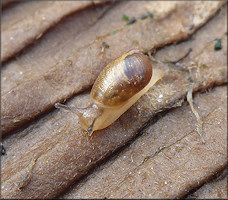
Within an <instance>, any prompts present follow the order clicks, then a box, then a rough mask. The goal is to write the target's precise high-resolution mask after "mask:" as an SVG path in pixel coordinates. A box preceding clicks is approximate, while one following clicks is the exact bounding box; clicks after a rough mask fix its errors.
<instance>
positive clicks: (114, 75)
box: [55, 50, 163, 135]
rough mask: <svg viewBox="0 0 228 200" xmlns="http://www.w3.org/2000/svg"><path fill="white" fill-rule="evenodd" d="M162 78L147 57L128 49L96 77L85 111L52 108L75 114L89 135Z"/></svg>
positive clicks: (119, 114)
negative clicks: (89, 102) (89, 101)
mask: <svg viewBox="0 0 228 200" xmlns="http://www.w3.org/2000/svg"><path fill="white" fill-rule="evenodd" d="M162 76H163V71H161V70H159V69H152V65H151V63H150V60H149V58H148V57H147V56H146V55H144V54H143V53H141V52H140V51H139V50H131V51H129V52H128V53H126V54H124V55H122V56H120V57H119V58H117V59H115V60H113V61H111V62H110V63H109V64H108V65H107V66H106V67H105V68H104V69H103V70H102V71H101V73H100V74H99V76H98V77H97V79H96V81H95V83H94V85H93V87H92V90H91V92H90V98H91V104H90V105H88V107H86V108H77V107H70V106H66V105H63V104H60V103H56V104H55V107H56V108H63V109H67V110H70V111H71V112H74V113H75V114H77V115H78V117H79V121H80V124H81V126H82V128H83V129H84V130H86V131H87V132H88V134H89V135H92V133H93V132H94V131H96V130H101V129H104V128H106V127H108V126H109V125H111V124H112V123H113V122H114V121H116V120H117V119H118V118H119V117H120V116H121V115H122V114H123V113H124V112H125V111H127V110H128V109H129V108H130V107H131V106H132V105H133V104H134V103H135V102H136V101H137V100H138V99H139V98H140V97H141V96H142V95H143V94H145V93H146V92H147V91H148V90H149V88H150V87H151V86H153V85H154V84H155V83H156V82H157V81H158V80H159V79H161V78H162Z"/></svg>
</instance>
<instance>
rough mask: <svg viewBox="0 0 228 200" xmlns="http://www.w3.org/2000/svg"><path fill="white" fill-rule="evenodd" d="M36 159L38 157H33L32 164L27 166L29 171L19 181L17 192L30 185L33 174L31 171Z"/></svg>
mask: <svg viewBox="0 0 228 200" xmlns="http://www.w3.org/2000/svg"><path fill="white" fill-rule="evenodd" d="M38 158H39V156H38V155H34V157H33V160H32V163H31V164H30V165H31V166H29V170H28V171H27V172H26V173H25V174H24V176H23V177H22V179H21V181H20V182H19V184H18V189H19V190H22V189H23V188H24V187H26V186H27V185H28V184H29V183H30V181H31V179H32V173H33V172H32V171H33V169H34V166H35V164H36V161H37V159H38Z"/></svg>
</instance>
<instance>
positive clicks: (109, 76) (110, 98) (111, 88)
mask: <svg viewBox="0 0 228 200" xmlns="http://www.w3.org/2000/svg"><path fill="white" fill-rule="evenodd" d="M151 77H152V66H151V63H150V61H149V59H148V57H147V56H145V55H144V54H142V53H128V54H125V55H124V56H122V57H120V58H118V59H116V60H114V61H112V62H111V63H109V64H108V65H107V66H106V67H105V68H104V69H103V71H102V72H101V73H100V75H99V76H98V78H97V80H96V81H95V83H94V85H93V88H92V90H91V94H90V95H91V98H92V99H93V100H95V101H96V102H98V103H99V104H102V105H104V106H108V107H115V106H120V105H123V104H124V103H125V102H126V101H128V100H129V99H130V98H131V97H132V96H134V95H135V94H137V93H138V92H139V91H141V90H142V89H143V88H144V87H145V86H146V85H147V84H148V83H149V82H150V80H151Z"/></svg>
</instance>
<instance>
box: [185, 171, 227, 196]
mask: <svg viewBox="0 0 228 200" xmlns="http://www.w3.org/2000/svg"><path fill="white" fill-rule="evenodd" d="M186 199H227V168H226V169H224V170H223V171H222V172H221V173H219V174H217V175H215V177H213V179H212V180H211V181H208V182H206V183H205V184H204V185H203V186H202V187H200V188H199V189H198V190H196V191H194V192H193V193H192V194H190V195H188V196H187V198H186Z"/></svg>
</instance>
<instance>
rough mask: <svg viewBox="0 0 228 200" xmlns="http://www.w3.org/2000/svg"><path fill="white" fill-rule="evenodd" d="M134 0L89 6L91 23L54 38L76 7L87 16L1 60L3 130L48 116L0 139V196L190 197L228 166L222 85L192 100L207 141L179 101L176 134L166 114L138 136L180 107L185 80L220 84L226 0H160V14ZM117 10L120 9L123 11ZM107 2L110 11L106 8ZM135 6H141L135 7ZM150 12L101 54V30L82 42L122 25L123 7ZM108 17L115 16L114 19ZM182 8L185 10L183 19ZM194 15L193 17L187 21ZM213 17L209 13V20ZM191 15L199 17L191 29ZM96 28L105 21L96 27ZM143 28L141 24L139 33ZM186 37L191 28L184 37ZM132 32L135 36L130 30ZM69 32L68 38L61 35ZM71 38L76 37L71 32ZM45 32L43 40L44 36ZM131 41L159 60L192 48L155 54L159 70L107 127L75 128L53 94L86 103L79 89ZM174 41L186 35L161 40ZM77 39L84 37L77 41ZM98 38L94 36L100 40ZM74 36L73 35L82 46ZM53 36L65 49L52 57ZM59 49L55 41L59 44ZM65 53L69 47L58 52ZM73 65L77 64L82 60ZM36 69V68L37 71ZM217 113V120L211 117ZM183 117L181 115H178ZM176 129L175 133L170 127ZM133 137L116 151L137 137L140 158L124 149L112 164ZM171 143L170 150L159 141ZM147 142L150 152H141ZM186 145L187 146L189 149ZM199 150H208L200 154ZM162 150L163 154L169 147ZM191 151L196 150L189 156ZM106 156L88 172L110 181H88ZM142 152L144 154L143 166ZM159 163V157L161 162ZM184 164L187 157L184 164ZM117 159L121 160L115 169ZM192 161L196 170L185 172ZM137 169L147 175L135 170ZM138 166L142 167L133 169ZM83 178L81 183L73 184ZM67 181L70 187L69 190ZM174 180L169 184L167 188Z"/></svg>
mask: <svg viewBox="0 0 228 200" xmlns="http://www.w3.org/2000/svg"><path fill="white" fill-rule="evenodd" d="M134 2H135V3H136V4H137V1H132V2H124V3H122V2H121V3H117V4H114V5H113V4H112V5H104V7H99V8H98V7H97V9H98V10H97V11H96V12H95V11H94V10H93V9H92V8H90V9H91V10H90V9H88V10H85V11H87V14H86V15H88V17H90V18H93V16H94V18H93V20H94V21H93V22H92V24H91V22H90V23H86V22H87V21H88V20H85V24H84V25H85V26H83V23H82V24H81V28H80V29H77V30H76V33H75V32H73V28H72V29H69V32H67V33H66V35H67V36H65V37H66V43H67V44H66V46H64V42H61V40H60V38H59V39H58V37H60V36H58V34H55V33H57V32H58V31H61V27H64V26H66V27H67V24H68V25H70V26H72V24H73V23H74V21H75V20H76V21H77V20H78V19H81V18H80V17H81V15H82V16H84V17H86V15H83V13H84V12H83V11H81V13H80V15H77V13H75V14H74V15H72V16H70V17H69V18H67V19H65V20H66V21H63V22H61V23H59V24H57V25H56V26H55V27H54V28H53V29H52V30H50V31H49V32H48V33H47V34H46V35H44V36H42V38H41V39H40V40H39V41H38V43H36V44H35V45H34V46H31V47H29V48H28V49H25V52H24V53H22V54H21V55H20V56H19V57H18V58H17V59H15V60H13V61H10V62H9V63H6V64H5V65H4V66H2V88H3V89H2V105H1V108H2V119H3V120H2V122H3V124H2V129H3V130H4V131H5V134H6V133H9V131H10V130H13V129H16V128H18V127H20V126H21V125H23V124H24V123H25V122H29V120H31V119H34V118H35V116H37V115H40V114H42V113H44V111H47V110H50V113H49V114H45V115H43V116H42V117H40V118H39V119H37V120H35V121H34V122H33V123H31V121H30V124H29V125H28V127H27V128H24V129H22V130H20V131H17V132H16V133H14V134H12V135H8V137H6V138H5V139H4V140H3V144H4V146H5V148H6V151H7V154H6V155H5V156H3V157H2V160H1V164H2V170H1V172H2V174H1V175H2V179H1V197H2V198H54V197H58V196H59V195H60V194H62V195H63V193H66V194H64V195H65V197H69V198H71V197H76V196H77V197H78V198H83V196H82V195H83V193H84V197H85V198H86V197H88V198H89V197H91V198H92V197H96V195H97V198H103V197H115V198H120V197H124V196H126V197H129V198H133V197H134V195H139V196H140V197H141V198H143V197H146V196H147V197H150V196H149V194H151V195H154V196H155V197H156V195H159V194H160V197H165V195H166V197H170V198H171V197H173V198H175V197H181V196H183V195H186V194H187V193H188V192H189V190H191V189H194V188H195V187H198V186H199V185H200V184H203V183H204V182H205V181H206V180H207V179H208V178H210V177H211V176H213V175H214V173H216V172H218V171H221V170H222V169H223V168H224V167H225V166H226V162H227V161H226V146H227V144H226V140H225V139H224V138H225V137H226V132H227V130H226V129H227V127H226V118H227V116H226V113H225V112H224V110H226V106H227V105H226V98H227V94H226V86H221V87H216V88H214V89H213V90H212V91H209V92H208V93H204V94H202V95H198V96H197V95H196V96H197V97H196V105H195V104H194V106H196V110H197V111H198V112H199V114H200V117H202V120H203V121H204V123H205V125H204V132H203V133H204V134H203V136H204V137H205V140H206V144H205V145H203V144H202V142H201V138H200V137H199V136H198V134H197V133H196V131H195V128H196V124H197V123H196V119H195V116H194V115H193V114H192V112H191V110H190V109H189V106H188V105H184V106H183V108H181V109H182V110H181V109H180V108H176V109H175V112H180V113H179V114H178V116H176V118H177V119H176V120H174V119H175V116H172V112H171V111H170V113H169V115H171V117H168V120H167V121H168V122H170V124H169V126H172V128H174V131H173V132H172V134H170V132H169V131H170V129H166V131H164V130H163V129H164V128H165V127H163V124H164V123H165V122H163V123H161V122H160V120H158V125H157V123H156V124H153V125H151V126H150V127H149V128H148V129H146V130H148V131H149V132H148V133H147V131H146V132H144V133H143V135H142V136H139V137H138V138H137V139H135V137H136V135H137V134H138V133H139V131H140V130H141V129H142V128H143V127H145V125H146V124H148V123H149V122H150V121H151V119H152V118H153V117H154V116H156V114H157V113H159V112H162V111H163V110H168V109H170V108H172V107H178V106H181V104H182V103H183V101H184V99H185V98H186V94H187V91H188V90H189V89H190V88H193V91H194V93H196V92H199V91H200V90H206V89H208V88H209V87H211V86H213V85H214V86H216V85H221V84H225V83H226V82H227V74H226V73H227V71H226V69H227V33H226V31H227V25H226V24H227V11H226V10H227V6H226V5H224V6H222V2H212V3H208V4H204V3H203V2H201V3H199V2H189V3H186V2H184V3H182V2H172V3H170V4H168V6H167V5H166V6H164V5H163V4H161V5H160V7H161V9H160V12H159V11H157V16H156V15H155V13H156V12H155V10H156V9H155V8H157V7H156V6H158V5H157V4H156V2H144V3H143V4H140V5H142V7H141V6H135V3H134ZM157 3H158V2H157ZM223 4H224V3H223ZM109 6H110V7H109ZM124 6H126V7H131V8H134V9H135V10H134V9H133V11H132V13H126V12H125V10H126V7H124ZM162 6H163V7H162ZM221 6H222V8H221V10H220V9H219V8H220V7H221ZM123 8H125V10H121V9H123ZM184 8H185V9H184ZM199 8H201V9H199ZM107 9H108V12H106V11H107ZM153 9H154V10H153ZM130 10H131V9H129V10H128V12H130ZM137 10H138V12H136V11H137ZM158 10H159V9H158ZM186 10H187V11H188V12H187V11H186ZM219 10H220V11H219ZM147 11H151V12H153V11H154V16H155V17H154V18H152V19H149V18H148V19H145V21H139V22H137V23H135V24H132V25H131V26H126V27H125V28H124V29H121V31H119V32H118V33H116V34H114V35H113V34H111V35H108V36H106V37H104V38H105V42H107V44H109V48H107V49H105V50H104V52H103V53H102V54H100V53H101V49H102V46H99V45H97V44H99V42H102V41H103V38H102V40H100V39H98V40H96V39H97V38H96V37H95V36H93V37H92V38H91V39H90V40H88V38H87V37H86V35H87V34H88V36H92V35H94V33H95V32H96V31H98V30H100V31H101V32H100V35H106V34H108V33H110V32H112V31H113V29H112V28H111V27H110V26H108V25H109V24H110V23H112V20H113V27H114V29H115V30H116V29H117V28H118V27H121V26H122V25H123V24H124V23H125V22H123V21H121V18H122V14H127V15H128V16H129V17H132V16H136V14H137V16H139V15H140V14H143V13H145V12H147ZM184 11H185V12H184ZM204 11H207V12H206V13H207V14H204V15H203V16H202V12H204ZM193 13H194V15H193ZM200 13H201V14H200ZM84 14H85V13H84ZM113 16H119V18H118V20H117V19H116V18H115V17H113ZM180 16H183V17H182V18H180ZM201 16H202V17H201ZM74 17H75V18H74ZM195 17H196V19H195V20H192V18H195ZM210 17H212V19H210V20H209V18H210ZM110 19H112V20H110ZM79 21H80V20H79ZM193 21H194V22H195V23H196V24H195V25H194V26H193V28H192V26H191V25H192V22H193ZM171 22H172V23H173V24H171ZM203 24H205V25H204V26H203V27H202V28H200V29H199V26H201V25H203ZM114 25H116V26H114ZM66 27H65V28H66ZM101 27H104V29H102V30H101ZM105 27H106V28H105ZM156 27H157V28H158V30H163V29H164V32H162V31H161V32H160V31H158V32H159V34H160V35H159V34H158V33H156V31H155V32H154V31H152V29H150V28H153V29H155V28H156ZM144 29H145V30H144ZM71 30H72V32H71ZM81 30H82V32H81ZM139 30H140V31H141V30H143V36H142V32H140V31H139ZM165 30H166V31H165ZM52 31H53V32H52ZM195 31H196V32H195ZM63 32H64V31H63ZM139 33H140V34H139ZM75 34H76V35H75ZM162 34H164V35H163V37H161V35H162ZM190 35H192V36H191V37H190ZM96 36H97V35H96ZM136 36H138V37H137V38H135V37H136ZM149 36H150V37H149ZM63 37H64V36H63ZM68 37H69V38H70V39H69V40H68V41H67V38H68ZM144 37H145V40H144V39H143V38H144ZM74 38H76V39H75V40H74ZM151 38H152V39H151ZM215 38H220V39H221V42H222V49H221V50H219V51H215V50H214V46H215V41H213V40H214V39H215ZM42 39H43V41H45V40H46V42H42ZM114 39H115V41H114ZM133 39H135V40H136V39H137V41H141V47H143V50H144V52H148V51H149V50H151V49H153V48H155V49H156V48H158V47H163V48H161V49H159V50H157V52H156V53H155V54H154V55H153V56H154V58H155V59H157V60H160V61H163V60H166V61H167V60H171V61H172V60H177V59H178V58H180V57H181V56H183V55H184V54H185V53H186V52H187V51H188V50H189V49H190V48H191V49H192V51H191V52H190V54H189V55H188V56H187V57H186V58H185V59H183V61H181V62H180V63H179V65H178V66H177V65H173V64H170V63H168V62H166V63H162V62H157V63H156V62H153V66H154V67H155V68H160V69H163V70H164V72H165V76H164V78H163V79H162V80H160V81H159V82H158V83H157V84H156V85H155V87H153V88H151V89H150V90H149V91H148V92H147V93H146V94H145V95H143V96H142V98H140V99H139V101H138V102H137V103H136V104H135V105H133V106H132V107H131V108H130V109H129V110H128V111H127V112H126V113H125V114H124V115H122V116H121V117H120V118H119V119H118V120H117V121H116V122H115V123H114V124H113V125H111V126H110V127H108V128H107V129H104V130H102V131H97V132H96V133H94V134H93V135H92V136H91V137H88V136H87V134H86V132H85V131H83V130H82V128H81V127H80V125H79V121H78V118H77V116H75V115H74V114H72V113H68V112H65V111H62V110H54V109H52V108H53V105H54V103H55V102H56V101H63V100H67V99H68V98H70V97H72V96H73V95H75V97H74V98H72V99H71V100H70V101H67V104H68V105H77V106H79V107H85V106H86V104H87V102H88V98H89V90H87V91H85V92H84V93H81V94H77V93H79V92H82V91H84V90H85V89H88V88H90V87H91V85H92V84H93V82H94V80H95V78H96V76H97V75H98V73H99V72H100V70H101V69H102V68H103V67H104V66H105V65H106V64H107V63H108V62H109V61H110V60H112V59H113V58H115V57H117V56H119V55H121V54H123V53H125V51H127V50H128V49H129V48H132V47H133V46H132V40H133ZM71 40H72V44H75V49H68V48H67V45H69V44H70V41H71ZM95 40H96V41H95ZM180 40H187V41H186V42H182V43H179V44H177V45H170V46H166V44H167V43H170V44H172V43H173V42H175V41H180ZM47 41H50V44H45V43H47ZM80 41H84V42H82V43H80ZM94 41H95V42H94ZM97 41H98V43H96V42H97ZM77 43H79V44H78V46H77V45H76V44H77ZM52 44H56V46H58V45H59V49H61V48H62V49H64V50H66V51H63V55H59V57H58V56H57V58H53V57H54V56H53V55H55V54H56V52H57V50H56V52H55V53H54V54H52V51H55V48H50V45H52ZM134 45H135V44H134ZM164 46H166V47H164ZM54 47H55V46H54ZM38 49H40V50H38ZM42 49H44V52H43V53H45V56H46V57H47V60H48V61H47V63H44V62H45V61H42V59H40V56H37V55H42V53H40V54H39V52H41V51H42ZM56 49H58V48H57V47H56ZM64 53H66V54H65V55H64ZM43 55H44V54H43ZM36 59H37V60H36ZM38 61H39V62H43V64H39V62H38ZM59 63H60V64H59ZM61 63H62V64H61ZM79 63H81V64H80V65H79ZM47 66H48V67H47ZM82 66H83V67H82ZM34 69H36V70H37V71H35V72H34ZM38 69H39V70H38ZM21 70H24V71H21ZM75 70H76V71H77V73H76V74H75V73H73V72H74V71H75ZM20 72H22V73H20ZM12 73H15V76H14V78H12V76H10V74H12ZM20 75H24V77H23V76H22V77H20ZM8 79H9V80H8ZM10 80H11V81H10ZM76 94H77V95H76ZM197 99H198V100H197ZM199 99H200V100H199ZM194 102H195V100H194ZM197 105H198V107H199V108H198V107H197ZM51 109H52V110H51ZM179 109H180V110H179ZM184 109H187V111H186V113H187V114H188V115H187V114H186V115H187V117H183V115H184V113H185V110H184ZM165 117H166V116H165ZM165 117H164V118H165ZM215 118H216V119H217V120H214V119H215ZM162 119H163V118H162ZM162 119H161V120H162ZM181 120H182V122H183V123H180V122H181ZM185 120H186V121H185ZM177 121H178V122H179V123H180V126H179V127H177ZM207 122H208V123H207ZM159 123H160V125H159ZM174 123H175V126H174V125H173V124H174ZM14 124H16V125H14ZM167 126H168V125H167ZM178 130H182V131H178ZM144 131H145V130H144ZM162 132H164V133H162ZM174 133H175V134H176V135H173V134H174ZM162 134H164V136H162ZM146 136H147V137H149V138H150V140H149V141H151V142H152V144H150V143H149V142H148V143H146V144H143V142H142V143H140V142H139V143H138V141H139V140H142V141H143V138H145V137H146ZM160 137H161V138H160ZM132 140H133V141H134V140H135V142H133V143H132V145H131V146H130V147H127V149H126V150H124V151H123V153H122V152H121V153H119V155H120V156H119V157H120V158H121V156H122V155H124V153H125V152H127V151H129V149H131V148H132V146H134V145H136V146H137V144H138V146H139V147H140V148H139V149H138V148H136V149H135V150H134V152H135V155H136V157H137V156H138V157H137V159H136V158H134V154H133V155H131V154H127V155H126V157H123V158H127V159H126V161H123V160H122V161H123V163H122V164H123V165H121V161H119V163H118V159H117V158H118V154H117V156H116V155H115V156H113V158H112V155H113V153H114V152H116V151H117V150H118V149H120V148H121V147H123V146H124V145H125V144H126V143H127V142H129V141H132ZM154 140H155V141H154ZM173 143H174V145H171V146H170V147H169V148H164V149H163V148H162V147H166V146H167V145H169V144H173ZM176 145H180V146H176ZM140 149H141V150H140ZM145 149H148V151H144V150H145ZM158 149H162V150H163V151H161V152H160V153H158V154H156V156H154V157H153V156H151V155H153V153H155V152H157V150H158ZM189 149H190V151H188V150H189ZM202 151H204V152H205V153H204V154H202ZM164 152H166V154H165V155H164ZM191 152H192V153H193V155H192V154H190V153H191ZM188 155H191V156H193V157H194V158H195V160H194V159H191V160H189V156H188ZM144 156H145V157H144ZM148 156H149V157H148ZM108 157H109V158H110V157H111V158H112V159H111V161H109V162H108V164H107V166H106V165H103V166H102V167H101V169H102V168H104V169H106V168H107V171H105V172H100V173H101V174H100V175H99V174H98V172H97V171H94V174H95V175H94V176H96V175H97V176H100V177H102V176H104V177H106V178H104V180H107V181H108V182H107V185H109V187H106V186H105V185H104V184H102V183H101V182H102V179H97V181H98V183H101V184H97V182H96V181H94V182H93V174H92V178H91V179H90V177H87V178H86V179H85V177H84V176H83V175H85V174H86V173H88V172H89V171H91V170H92V169H93V168H94V167H96V166H99V165H100V161H102V162H105V159H107V158H108ZM129 157H130V158H129ZM167 157H168V158H169V159H167ZM123 158H122V159H123ZM145 158H146V159H145ZM200 158H201V159H200ZM128 159H130V161H129V160H128ZM134 159H135V162H134ZM144 160H145V162H144V163H143V164H142V165H140V164H141V163H142V162H143V161H144ZM170 160H171V161H170ZM169 161H170V162H169ZM172 161H173V162H177V163H178V162H179V164H180V165H181V164H182V165H183V167H179V168H178V167H177V166H176V165H175V164H173V162H172ZM110 162H111V164H112V163H115V162H117V163H116V164H115V165H114V166H113V167H114V168H115V169H114V171H115V170H117V171H116V173H115V174H114V173H112V174H111V175H110V174H109V169H110V168H108V167H109V166H111V167H112V165H111V164H110ZM159 162H160V163H161V164H162V165H161V166H160V165H159ZM124 163H125V164H126V165H125V166H124ZM185 163H186V165H184V164H185ZM156 164H157V165H159V166H158V167H162V168H160V169H161V171H160V175H161V176H156V173H155V174H154V173H153V172H154V171H151V173H149V172H150V170H151V166H153V169H154V170H157V168H156V167H157V166H155V165H156ZM118 165H119V166H122V167H119V169H117V168H118ZM139 165H140V166H139ZM115 166H116V167H115ZM138 166H139V167H138ZM204 166H205V167H204ZM191 167H192V169H195V170H192V171H191ZM176 168H177V169H178V170H177V171H176V172H175V173H176V174H178V172H180V174H179V175H180V176H181V175H182V176H181V177H180V178H179V179H178V176H175V175H174V173H173V169H176ZM140 169H142V171H143V172H144V173H141V172H140V173H136V172H137V171H140ZM118 170H119V171H118ZM98 171H99V169H98ZM133 171H134V173H133V174H132V175H131V174H130V172H131V173H132V172H133ZM174 171H175V170H174ZM110 172H111V171H110ZM171 172H172V173H171ZM96 173H97V174H96ZM135 174H138V175H137V176H135ZM140 174H141V175H140ZM106 175H107V176H106ZM109 176H110V177H112V178H110V177H109ZM172 176H173V177H172ZM83 177H84V179H85V181H84V182H83ZM108 177H109V178H108ZM150 177H153V178H157V179H158V183H159V184H158V185H156V184H155V183H154V182H153V183H152V184H153V188H154V189H155V190H153V191H152V193H149V192H151V190H150V191H148V188H150V184H151V183H150V181H151V179H150ZM161 177H162V178H161ZM80 178H81V179H82V180H81V181H82V182H78V181H80ZM175 178H176V179H175ZM90 180H91V182H90ZM94 180H95V179H94ZM138 180H140V181H138ZM142 180H143V181H142ZM173 180H177V181H173ZM144 181H145V182H144ZM159 181H160V182H159ZM162 181H164V182H162ZM165 181H166V182H167V184H168V186H167V187H162V186H163V185H164V186H165V185H167V184H165V183H166V182H165ZM142 182H143V183H144V184H142ZM198 182H199V183H198ZM132 183H134V184H135V186H136V187H134V188H132V187H133V186H134V184H132ZM137 184H138V185H137ZM21 186H22V187H21ZM70 186H71V187H72V188H71V189H69V187H70ZM119 186H121V187H119ZM172 187H174V188H175V190H171V189H170V188H172ZM20 188H21V189H20ZM89 188H90V189H89ZM102 188H103V190H102ZM124 188H125V190H124ZM126 188H127V189H126ZM137 189H138V190H137ZM157 189H159V192H158V193H156V190H157ZM136 190H137V192H136ZM83 191H84V192H83ZM80 192H81V193H80ZM80 195H81V196H80ZM92 195H94V196H92ZM99 195H100V196H99Z"/></svg>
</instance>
